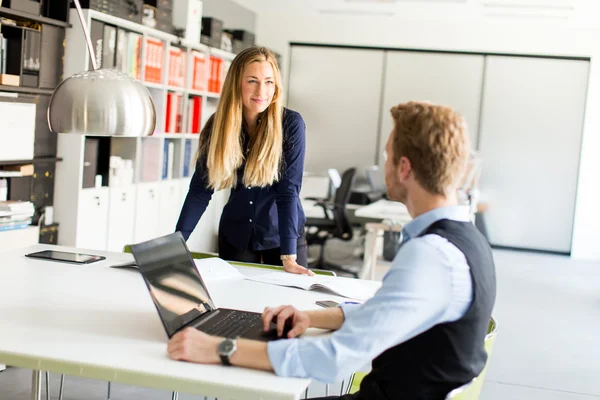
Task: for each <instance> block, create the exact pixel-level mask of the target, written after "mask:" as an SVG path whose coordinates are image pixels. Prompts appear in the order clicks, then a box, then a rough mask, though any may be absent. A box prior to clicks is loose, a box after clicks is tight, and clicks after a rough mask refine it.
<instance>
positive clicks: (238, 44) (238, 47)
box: [231, 39, 249, 54]
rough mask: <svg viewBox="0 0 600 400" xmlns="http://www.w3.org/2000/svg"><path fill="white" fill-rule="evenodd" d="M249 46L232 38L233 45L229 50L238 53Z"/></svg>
mask: <svg viewBox="0 0 600 400" xmlns="http://www.w3.org/2000/svg"><path fill="white" fill-rule="evenodd" d="M248 47H249V46H247V45H245V44H244V42H242V41H241V40H236V39H233V46H232V50H231V52H232V53H234V54H239V53H240V52H241V51H242V50H245V49H247V48H248Z"/></svg>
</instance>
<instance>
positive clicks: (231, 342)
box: [217, 338, 237, 365]
mask: <svg viewBox="0 0 600 400" xmlns="http://www.w3.org/2000/svg"><path fill="white" fill-rule="evenodd" d="M236 350H237V340H235V339H229V338H226V339H223V341H222V342H221V343H219V347H218V348H217V351H218V353H219V357H221V363H222V364H223V365H231V361H230V360H229V357H231V356H232V355H233V353H235V351H236Z"/></svg>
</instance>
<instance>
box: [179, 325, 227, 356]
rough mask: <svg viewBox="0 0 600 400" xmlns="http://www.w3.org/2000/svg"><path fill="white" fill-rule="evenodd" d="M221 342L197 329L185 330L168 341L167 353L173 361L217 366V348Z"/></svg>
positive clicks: (220, 339)
mask: <svg viewBox="0 0 600 400" xmlns="http://www.w3.org/2000/svg"><path fill="white" fill-rule="evenodd" d="M222 340H223V339H222V338H218V337H215V336H209V335H207V334H206V333H204V332H201V331H199V330H198V329H194V328H186V329H184V330H182V331H181V332H178V333H177V334H175V335H174V336H173V337H172V338H171V340H169V344H168V346H167V351H168V352H169V357H171V358H172V359H173V360H180V361H190V362H195V363H200V364H219V363H220V362H221V360H220V359H219V353H218V351H217V348H218V347H219V343H221V341H222Z"/></svg>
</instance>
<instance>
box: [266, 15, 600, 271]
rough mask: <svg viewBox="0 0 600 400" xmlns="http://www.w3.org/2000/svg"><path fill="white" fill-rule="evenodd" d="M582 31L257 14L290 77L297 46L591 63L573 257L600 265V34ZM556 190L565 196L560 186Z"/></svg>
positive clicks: (563, 25)
mask: <svg viewBox="0 0 600 400" xmlns="http://www.w3.org/2000/svg"><path fill="white" fill-rule="evenodd" d="M575 25H576V24H574V23H569V22H532V21H530V20H522V21H515V22H510V21H503V22H501V21H500V20H491V19H490V20H486V21H482V20H475V21H468V20H459V21H458V22H456V23H449V22H443V21H414V20H413V21H410V20H406V19H403V20H400V19H395V18H390V17H373V16H372V17H361V16H354V15H343V16H340V15H326V14H314V15H289V14H285V13H276V12H268V10H267V11H266V12H264V11H263V12H260V13H258V15H257V25H256V34H257V41H258V42H259V43H260V44H262V45H264V46H268V47H270V48H272V49H273V50H275V51H277V52H278V53H280V54H281V55H282V57H283V61H282V63H283V65H282V69H283V71H284V73H286V72H287V71H289V57H288V52H289V48H290V46H289V43H290V42H302V43H321V44H341V45H358V46H375V47H392V48H412V49H433V50H450V51H474V52H487V53H513V54H514V53H518V54H540V55H556V56H582V57H590V58H591V59H592V62H591V65H590V85H589V88H588V101H587V107H586V115H585V120H584V133H583V139H582V154H581V160H580V169H579V182H578V188H577V201H576V211H575V223H574V231H573V243H572V256H573V257H574V258H578V259H594V260H600V246H599V245H598V238H600V206H598V205H600V187H598V186H599V185H598V183H597V180H596V179H594V174H595V173H596V172H597V171H600V157H598V156H597V154H598V153H600V113H598V112H597V110H598V109H600V63H599V62H597V60H600V45H598V38H599V37H600V28H599V27H590V26H587V27H585V28H583V27H581V25H582V24H579V26H575ZM315 62H318V60H315ZM285 75H286V76H289V74H287V73H286V74H285ZM316 79H318V78H316ZM357 79H360V77H357ZM349 85H351V82H349ZM540 146H543V143H540ZM557 162H560V160H557ZM556 184H557V190H560V182H557V183H556ZM548 201H552V199H548ZM548 218H552V216H548ZM556 229H561V227H560V226H557V227H556Z"/></svg>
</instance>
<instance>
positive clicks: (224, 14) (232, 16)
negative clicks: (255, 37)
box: [202, 0, 256, 32]
mask: <svg viewBox="0 0 600 400" xmlns="http://www.w3.org/2000/svg"><path fill="white" fill-rule="evenodd" d="M202 15H203V16H205V17H214V18H218V19H220V20H221V21H223V28H225V29H243V30H246V31H249V32H254V30H255V26H256V25H255V24H256V14H255V13H254V12H253V11H250V10H248V9H247V8H245V7H243V6H241V5H239V4H237V3H234V2H233V1H231V0H204V1H203V2H202Z"/></svg>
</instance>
